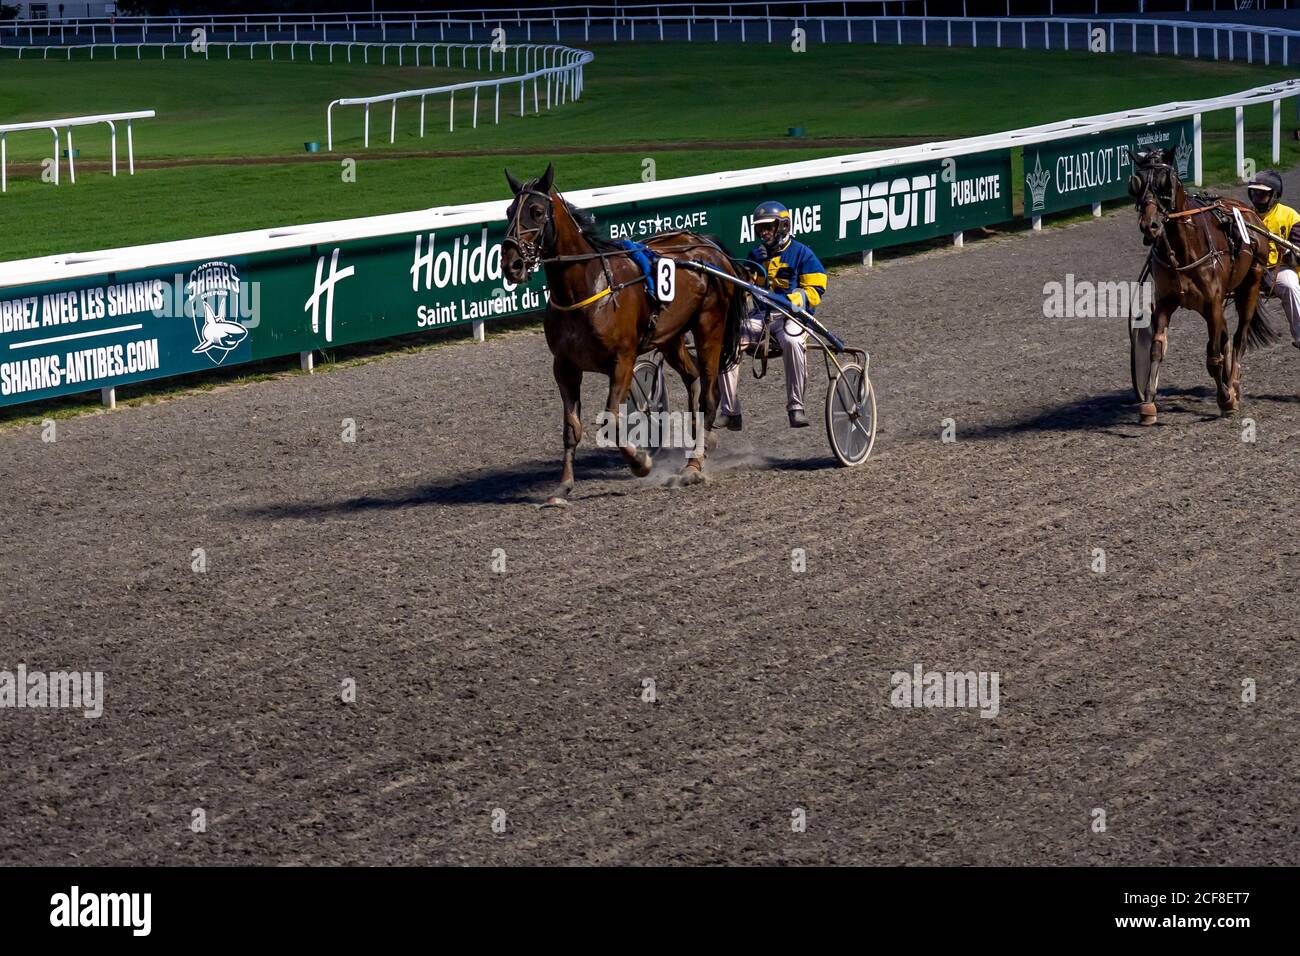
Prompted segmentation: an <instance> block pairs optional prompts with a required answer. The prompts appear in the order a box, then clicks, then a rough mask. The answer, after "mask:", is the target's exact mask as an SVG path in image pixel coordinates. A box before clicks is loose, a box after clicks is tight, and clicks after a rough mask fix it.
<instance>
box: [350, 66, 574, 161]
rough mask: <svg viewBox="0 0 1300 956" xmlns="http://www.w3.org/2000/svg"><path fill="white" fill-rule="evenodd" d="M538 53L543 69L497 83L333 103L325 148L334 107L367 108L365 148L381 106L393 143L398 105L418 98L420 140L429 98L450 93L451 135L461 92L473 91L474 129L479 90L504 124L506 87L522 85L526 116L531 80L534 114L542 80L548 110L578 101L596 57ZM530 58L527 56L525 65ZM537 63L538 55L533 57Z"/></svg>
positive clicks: (479, 82) (522, 108) (472, 83)
mask: <svg viewBox="0 0 1300 956" xmlns="http://www.w3.org/2000/svg"><path fill="white" fill-rule="evenodd" d="M537 50H538V54H540V56H541V62H542V63H543V66H542V67H541V68H539V69H535V70H532V71H531V72H528V73H523V74H520V75H518V76H506V77H501V78H500V79H495V80H472V81H469V82H465V83H452V84H448V85H444V86H434V87H428V88H426V89H420V90H402V91H400V92H397V93H381V94H379V95H377V96H355V97H346V98H343V99H337V100H334V101H333V102H332V103H330V105H329V106H327V107H326V108H325V132H326V148H327V149H330V150H332V149H334V107H336V106H364V107H365V133H364V141H363V145H364V146H366V147H369V146H370V107H371V106H373V105H375V104H379V103H390V104H391V115H390V117H389V124H388V141H389V142H390V143H393V142H396V140H397V103H398V101H399V100H405V99H414V98H416V97H419V100H420V138H421V139H423V138H424V129H425V106H426V102H425V101H426V100H427V98H428V97H430V96H437V95H442V94H447V96H448V119H447V131H448V132H452V131H453V130H455V128H456V94H457V93H458V92H461V91H466V90H469V91H472V92H473V94H474V106H473V119H472V121H471V122H472V124H473V128H475V129H477V128H478V115H479V91H480V90H487V89H490V90H492V91H493V93H494V105H493V114H492V122H493V123H500V122H501V89H502V87H504V86H513V85H514V84H515V83H518V84H519V115H520V116H523V115H524V112H525V94H526V92H527V87H528V83H529V81H532V84H533V112H534V113H539V112H541V87H542V85H543V81H544V83H545V90H546V94H545V95H546V109H548V110H549V109H550V108H551V106H552V103H553V102H554V103H556V104H563V103H567V102H569V101H571V100H576V99H578V98H579V97H580V96H581V95H582V87H583V67H584V66H586V65H587V64H588V63H590V62H591V61H592V59H593V58H594V56H593V54H591V53H588V52H587V51H586V50H575V49H573V48H571V47H538V48H537ZM548 58H549V59H550V60H551V65H549V66H547V65H545V64H546V61H547V59H548ZM526 61H527V57H525V62H526ZM534 62H536V55H535V57H534Z"/></svg>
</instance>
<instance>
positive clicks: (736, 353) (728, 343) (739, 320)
mask: <svg viewBox="0 0 1300 956" xmlns="http://www.w3.org/2000/svg"><path fill="white" fill-rule="evenodd" d="M702 238H704V239H706V240H707V241H708V242H710V243H712V244H713V245H715V246H717V247H718V251H719V252H721V253H722V254H723V255H724V256H725V257H726V262H725V263H724V264H723V268H725V269H729V270H730V271H731V272H732V273H733V274H734V273H735V271H736V266H735V262H736V260H735V257H733V256H732V254H731V252H730V250H728V249H727V247H726V245H725V244H724V243H723V241H722V239H720V238H719V237H718V236H707V235H706V236H703V237H702ZM717 281H718V283H719V284H721V285H724V286H726V288H725V289H724V290H723V291H724V294H725V295H726V297H727V322H726V325H724V326H723V332H722V358H721V359H720V360H719V361H718V369H719V371H721V370H723V369H728V368H731V366H733V365H736V364H737V363H739V362H740V342H741V332H742V330H743V329H744V327H745V290H744V289H742V288H741V287H740V286H738V285H731V284H729V283H725V282H723V281H722V280H721V279H718V280H717Z"/></svg>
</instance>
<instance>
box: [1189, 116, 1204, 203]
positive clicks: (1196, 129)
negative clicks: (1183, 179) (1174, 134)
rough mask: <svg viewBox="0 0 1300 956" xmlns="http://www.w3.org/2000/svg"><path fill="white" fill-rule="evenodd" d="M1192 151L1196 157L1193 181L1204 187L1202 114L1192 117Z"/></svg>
mask: <svg viewBox="0 0 1300 956" xmlns="http://www.w3.org/2000/svg"><path fill="white" fill-rule="evenodd" d="M1192 151H1193V153H1194V154H1195V156H1194V161H1193V162H1194V165H1195V171H1194V173H1193V177H1192V181H1193V182H1194V183H1195V184H1196V185H1197V186H1201V185H1204V183H1203V179H1204V169H1205V165H1204V162H1205V157H1204V156H1202V155H1201V114H1200V113H1197V114H1196V115H1195V116H1193V117H1192Z"/></svg>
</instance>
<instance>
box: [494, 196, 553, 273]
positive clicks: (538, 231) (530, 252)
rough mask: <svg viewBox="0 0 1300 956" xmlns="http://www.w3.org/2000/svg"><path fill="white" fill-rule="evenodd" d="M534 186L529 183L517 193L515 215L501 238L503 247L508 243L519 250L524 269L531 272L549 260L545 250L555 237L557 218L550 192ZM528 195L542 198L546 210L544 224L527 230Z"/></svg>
mask: <svg viewBox="0 0 1300 956" xmlns="http://www.w3.org/2000/svg"><path fill="white" fill-rule="evenodd" d="M532 187H533V183H529V184H528V185H526V186H524V187H523V188H522V189H520V190H519V192H518V193H516V194H515V211H514V215H512V216H511V217H510V225H508V226H507V227H506V237H505V238H504V239H502V240H501V245H502V247H504V246H506V245H511V246H514V247H515V249H516V250H517V251H518V252H519V258H521V259H523V261H524V270H525V271H526V272H528V273H530V274H531V273H533V272H536V271H537V270H538V269H540V268H541V267H542V265H543V264H544V263H545V262H546V261H547V260H546V259H545V258H544V257H543V254H544V251H545V250H546V249H547V248H548V247H549V246H550V245H551V244H552V242H553V241H554V239H555V218H554V215H553V214H552V212H551V197H550V195H549V194H548V193H544V192H542V191H541V190H540V189H533V188H532ZM526 197H533V198H536V199H540V200H542V208H544V209H545V210H546V212H545V213H544V215H545V219H544V220H543V222H542V224H541V225H540V226H534V227H530V228H528V229H527V230H525V228H524V226H523V222H522V216H523V211H524V208H525V207H526V206H527V205H528V203H527V201H526ZM525 233H526V234H525Z"/></svg>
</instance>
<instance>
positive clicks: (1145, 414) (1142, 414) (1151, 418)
mask: <svg viewBox="0 0 1300 956" xmlns="http://www.w3.org/2000/svg"><path fill="white" fill-rule="evenodd" d="M1138 416H1139V417H1138V421H1140V422H1141V423H1142V424H1143V425H1154V424H1155V423H1156V406H1155V404H1154V403H1153V402H1143V403H1142V404H1141V405H1139V406H1138Z"/></svg>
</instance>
